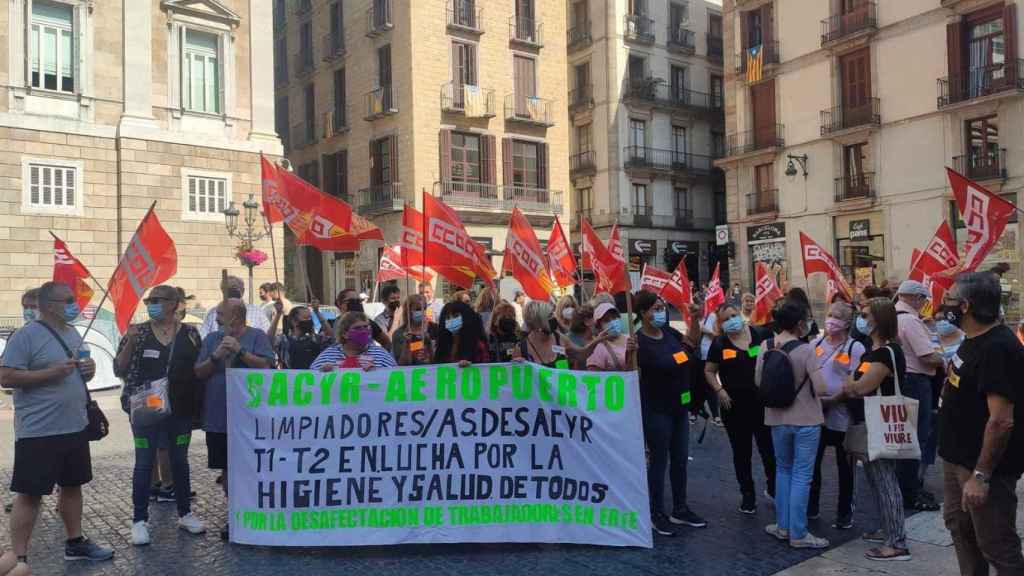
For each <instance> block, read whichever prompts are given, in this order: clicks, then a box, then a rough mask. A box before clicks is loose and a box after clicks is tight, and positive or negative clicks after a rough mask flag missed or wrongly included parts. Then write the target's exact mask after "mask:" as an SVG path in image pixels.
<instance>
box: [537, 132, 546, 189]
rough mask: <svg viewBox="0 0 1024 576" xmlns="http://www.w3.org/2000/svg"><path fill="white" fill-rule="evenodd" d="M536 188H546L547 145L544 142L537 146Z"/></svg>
mask: <svg viewBox="0 0 1024 576" xmlns="http://www.w3.org/2000/svg"><path fill="white" fill-rule="evenodd" d="M537 187H538V188H542V189H543V188H547V187H548V145H547V144H546V143H544V142H541V143H539V144H537Z"/></svg>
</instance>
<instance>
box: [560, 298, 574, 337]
mask: <svg viewBox="0 0 1024 576" xmlns="http://www.w3.org/2000/svg"><path fill="white" fill-rule="evenodd" d="M577 308H579V306H578V305H577V304H576V299H575V298H573V296H572V294H566V295H565V296H562V297H561V298H559V299H558V304H556V305H555V321H556V322H558V331H559V332H561V333H562V336H568V335H569V331H570V330H571V329H572V319H573V317H575V315H576V310H577Z"/></svg>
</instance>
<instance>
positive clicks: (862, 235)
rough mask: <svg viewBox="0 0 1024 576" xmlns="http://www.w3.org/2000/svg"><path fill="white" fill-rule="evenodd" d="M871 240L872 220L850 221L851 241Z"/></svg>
mask: <svg viewBox="0 0 1024 576" xmlns="http://www.w3.org/2000/svg"><path fill="white" fill-rule="evenodd" d="M869 238H871V220H867V219H865V220H850V240H868V239H869Z"/></svg>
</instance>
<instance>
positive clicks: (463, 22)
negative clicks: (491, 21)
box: [446, 0, 484, 34]
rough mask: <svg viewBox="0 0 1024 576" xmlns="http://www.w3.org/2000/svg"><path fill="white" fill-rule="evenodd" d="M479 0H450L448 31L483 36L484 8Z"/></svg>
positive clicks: (448, 6)
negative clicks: (478, 5) (479, 6)
mask: <svg viewBox="0 0 1024 576" xmlns="http://www.w3.org/2000/svg"><path fill="white" fill-rule="evenodd" d="M477 3H478V0H448V5H447V8H446V10H447V12H448V29H449V30H461V31H463V32H472V33H474V34H483V32H484V28H483V13H484V9H483V8H477Z"/></svg>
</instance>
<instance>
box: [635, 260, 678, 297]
mask: <svg viewBox="0 0 1024 576" xmlns="http://www.w3.org/2000/svg"><path fill="white" fill-rule="evenodd" d="M671 279H672V275H671V274H669V273H668V272H665V271H664V270H662V269H660V268H655V267H654V266H648V265H647V264H644V271H643V273H642V274H641V275H640V289H641V290H647V291H648V292H651V293H652V294H661V291H662V289H663V288H665V286H666V285H667V284H668V283H669V281H670V280H671Z"/></svg>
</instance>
